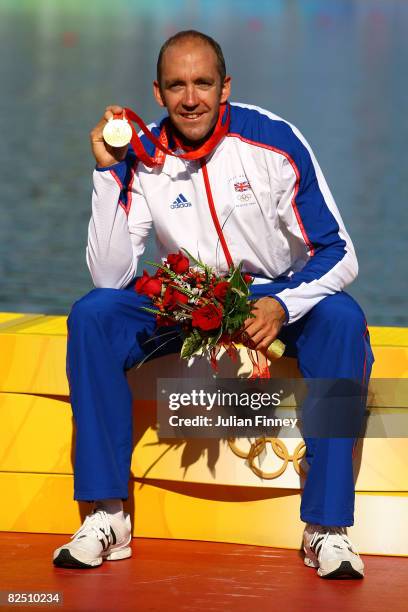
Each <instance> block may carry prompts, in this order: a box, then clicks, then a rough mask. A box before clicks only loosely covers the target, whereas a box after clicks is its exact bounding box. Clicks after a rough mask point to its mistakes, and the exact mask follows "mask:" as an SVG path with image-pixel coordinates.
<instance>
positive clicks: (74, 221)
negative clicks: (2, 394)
mask: <svg viewBox="0 0 408 612" xmlns="http://www.w3.org/2000/svg"><path fill="white" fill-rule="evenodd" d="M186 28H196V29H199V30H202V31H204V32H207V33H209V34H211V35H212V36H214V37H215V38H216V39H217V40H218V41H219V42H220V43H221V45H222V47H223V50H224V53H225V56H226V60H227V67H228V71H229V72H230V73H231V75H232V76H233V95H232V98H231V99H232V100H235V101H241V102H247V103H252V104H258V105H260V106H263V107H265V108H267V109H269V110H271V111H273V112H275V113H277V114H278V115H281V116H283V117H284V118H285V119H287V120H289V121H290V122H292V123H294V124H295V125H296V126H297V127H298V128H299V129H300V130H301V131H302V132H303V134H304V135H305V136H306V138H307V139H308V140H309V142H310V144H311V145H312V147H313V149H314V152H315V154H316V156H317V158H318V160H319V163H320V165H321V167H322V169H323V172H324V174H325V176H326V178H327V181H328V183H329V185H330V188H331V190H332V192H333V194H334V196H335V199H336V202H337V204H338V206H339V208H340V211H341V214H342V216H343V219H344V221H345V223H346V227H347V229H348V230H349V233H350V235H351V237H352V239H353V242H354V244H355V247H356V251H357V255H358V259H359V264H360V274H359V277H358V279H357V280H356V281H355V282H354V283H353V285H352V286H351V287H350V289H349V290H350V292H351V293H352V294H353V295H354V296H355V297H356V298H357V299H358V300H359V302H360V304H361V305H362V307H363V308H364V310H365V312H366V315H367V318H368V321H369V323H370V324H372V325H375V324H376V325H408V313H407V308H406V297H407V286H408V283H407V277H408V274H407V260H408V249H407V235H408V214H407V209H408V197H407V196H408V189H407V182H408V181H407V170H408V163H407V145H406V143H407V139H408V119H407V111H408V82H407V72H408V70H407V69H408V42H407V41H408V36H407V32H408V4H407V2H404V1H401V0H382V1H380V0H379V1H370V0H342V1H340V0H337V1H335V0H321V1H319V0H305V1H304V2H301V1H295V0H286V1H283V0H275V1H273V0H272V1H271V0H269V1H266V0H263V1H257V2H255V1H245V0H234V1H233V0H224V1H221V2H216V1H211V0H207V1H204V0H202V1H199V0H195V1H191V0H190V1H187V0H172V2H168V1H164V0H149V1H139V2H138V1H136V0H132V1H131V0H116V1H115V2H107V1H106V0H88V1H87V2H82V1H81V2H79V1H77V0H69V1H63V0H60V1H57V0H36V1H33V0H19V1H18V2H15V1H11V0H1V4H0V83H1V90H2V91H1V96H0V157H1V168H2V173H1V182H0V189H1V192H0V193H1V209H0V211H1V213H0V214H1V222H0V279H1V280H0V285H1V289H0V310H5V311H12V310H16V311H21V312H44V313H56V314H57V313H66V312H68V311H69V308H70V306H71V304H72V302H73V301H74V300H75V299H77V298H78V297H79V296H81V295H82V294H84V293H85V292H87V291H88V290H90V289H91V288H92V282H91V280H90V276H89V273H88V270H87V267H86V264H85V244H86V234H87V225H88V221H89V215H90V196H91V188H92V185H91V173H92V170H93V167H94V162H93V158H92V156H91V154H90V149H89V144H88V133H89V130H90V129H91V128H92V127H93V126H94V124H95V123H96V122H97V121H98V119H99V117H100V116H101V114H102V113H103V110H104V107H105V106H106V105H107V104H110V103H119V104H122V105H127V106H131V107H133V108H134V109H135V110H137V111H138V112H139V113H140V114H141V115H142V116H143V117H144V118H145V120H146V121H151V120H153V119H155V118H156V117H157V116H160V114H161V111H160V110H159V109H158V107H156V104H155V102H154V101H153V97H152V93H151V82H152V80H153V78H154V72H155V62H156V57H157V53H158V50H159V48H160V45H161V43H162V42H163V41H164V40H165V39H166V38H167V37H168V36H169V35H171V34H173V33H174V32H176V31H178V30H180V29H186ZM151 252H152V249H151V245H149V247H148V249H147V254H146V257H149V256H151Z"/></svg>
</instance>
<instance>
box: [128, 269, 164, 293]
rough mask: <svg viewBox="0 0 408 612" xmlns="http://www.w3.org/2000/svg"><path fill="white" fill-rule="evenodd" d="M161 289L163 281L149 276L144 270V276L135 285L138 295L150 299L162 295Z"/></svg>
mask: <svg viewBox="0 0 408 612" xmlns="http://www.w3.org/2000/svg"><path fill="white" fill-rule="evenodd" d="M161 288H162V281H161V280H160V279H158V278H155V277H154V276H149V275H148V273H147V272H146V270H143V276H141V277H140V278H138V279H137V281H136V285H135V290H136V291H137V293H143V294H144V295H147V296H149V297H153V296H158V295H160V293H161Z"/></svg>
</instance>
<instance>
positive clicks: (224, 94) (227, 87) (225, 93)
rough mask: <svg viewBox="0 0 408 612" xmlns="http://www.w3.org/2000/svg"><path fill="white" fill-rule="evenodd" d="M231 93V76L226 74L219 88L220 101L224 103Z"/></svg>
mask: <svg viewBox="0 0 408 612" xmlns="http://www.w3.org/2000/svg"><path fill="white" fill-rule="evenodd" d="M230 94H231V77H230V76H226V77H225V79H224V83H223V86H222V89H221V100H220V103H221V104H224V102H226V101H227V100H228V98H229V97H230Z"/></svg>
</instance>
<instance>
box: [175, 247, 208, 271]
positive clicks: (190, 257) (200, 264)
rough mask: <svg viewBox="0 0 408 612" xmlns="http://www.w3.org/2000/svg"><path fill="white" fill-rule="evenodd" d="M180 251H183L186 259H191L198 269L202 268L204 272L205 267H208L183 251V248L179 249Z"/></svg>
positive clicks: (185, 250)
mask: <svg viewBox="0 0 408 612" xmlns="http://www.w3.org/2000/svg"><path fill="white" fill-rule="evenodd" d="M181 250H182V251H184V252H185V254H186V255H187V257H188V258H189V259H191V260H192V261H194V263H195V264H196V265H197V266H199V267H200V268H202V269H203V270H206V269H207V267H208V266H206V265H205V264H203V262H202V261H200V260H199V259H196V258H195V257H194V255H192V254H191V253H189V252H188V251H187V249H183V247H181Z"/></svg>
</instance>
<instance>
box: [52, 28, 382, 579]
mask: <svg viewBox="0 0 408 612" xmlns="http://www.w3.org/2000/svg"><path fill="white" fill-rule="evenodd" d="M230 88H231V78H230V77H229V76H226V72H225V62H224V58H223V55H222V51H221V49H220V47H219V45H218V44H217V43H216V42H215V41H214V40H213V39H211V38H209V37H207V36H205V35H204V34H201V33H199V32H195V31H188V32H180V33H178V34H176V35H175V36H174V37H172V38H170V39H169V40H168V41H167V42H166V43H165V44H164V45H163V47H162V49H161V51H160V55H159V59H158V68H157V80H156V81H155V82H154V95H155V98H156V100H157V102H158V103H159V105H160V106H163V107H166V109H167V112H168V118H167V119H164V120H163V121H162V122H161V123H160V124H159V125H155V126H153V128H152V131H153V133H154V134H155V135H156V136H159V137H160V140H161V142H164V143H167V145H168V147H169V149H171V150H172V151H174V152H175V155H161V153H160V151H158V150H157V149H155V147H154V146H153V145H152V144H151V143H150V142H149V140H148V139H147V138H146V137H145V136H143V137H142V142H143V144H144V147H145V149H146V152H147V153H148V154H149V155H150V156H151V157H152V159H153V158H154V157H156V162H157V163H156V165H153V166H149V165H147V164H145V163H142V162H141V161H140V160H139V159H137V158H136V156H135V153H134V152H133V151H132V150H130V149H128V148H127V147H124V148H122V149H113V148H111V147H109V146H108V145H107V144H106V143H105V142H104V139H103V137H102V130H103V127H104V126H105V124H106V122H107V121H108V120H109V119H111V118H112V117H113V116H114V115H115V114H120V113H121V112H122V108H121V107H119V106H110V107H108V108H107V109H106V112H105V114H104V116H103V118H102V119H101V121H100V122H99V123H98V125H97V126H96V127H95V129H94V130H93V131H92V132H91V142H92V150H93V154H94V156H95V159H96V163H97V165H96V169H95V172H94V192H93V201H92V218H91V221H90V225H89V235H88V247H87V263H88V266H89V269H90V272H91V275H92V278H93V281H94V284H95V286H96V289H94V290H93V291H91V292H90V293H89V294H88V295H86V296H85V297H83V298H82V299H80V300H79V301H78V302H76V303H75V304H74V306H73V308H72V310H71V313H70V316H69V320H68V328H69V343H68V357H67V373H68V378H69V381H70V390H71V402H72V408H73V412H74V417H75V421H76V429H77V436H76V457H75V467H74V473H75V491H74V498H75V499H76V500H87V501H95V508H94V511H93V513H92V514H90V515H88V516H87V518H86V520H85V522H84V524H83V525H82V527H81V528H80V529H79V530H78V532H77V533H76V534H74V536H72V541H71V542H70V543H68V544H66V545H64V546H61V547H60V548H58V549H57V550H56V551H55V553H54V563H55V565H57V566H60V567H94V566H97V565H100V564H101V563H102V561H103V560H104V559H108V560H114V559H122V558H126V557H129V556H130V555H131V549H130V547H129V543H130V540H131V525H130V519H129V515H128V514H124V513H123V505H122V501H123V500H125V499H127V497H128V478H129V469H130V460H131V453H132V422H131V418H132V410H131V394H130V391H129V387H128V385H127V381H126V376H125V371H126V370H127V369H129V368H130V367H132V365H134V364H135V363H137V362H139V361H140V360H141V359H142V358H144V356H145V355H146V354H147V353H148V352H150V351H151V350H152V344H151V343H149V344H147V346H145V341H146V339H148V338H150V337H151V336H152V334H153V333H154V331H155V321H154V317H153V316H151V315H150V314H148V313H146V312H143V311H142V310H140V308H139V306H141V305H146V304H147V303H148V301H147V298H146V297H145V296H141V295H138V294H137V293H136V292H135V291H134V285H135V280H136V275H137V274H139V275H140V266H139V262H140V258H141V255H142V253H143V251H144V248H145V242H146V238H147V236H148V233H149V231H150V229H151V227H152V226H154V229H155V232H156V236H157V244H158V248H159V251H160V255H161V256H163V257H164V256H166V254H168V253H172V252H176V251H178V249H179V248H180V247H184V248H186V249H188V250H189V251H190V252H192V253H193V254H195V255H198V254H199V255H200V257H201V259H202V260H203V261H205V262H206V263H207V264H209V265H213V266H214V267H216V268H217V269H218V271H219V272H221V273H223V272H225V273H226V272H227V270H228V266H229V264H230V263H231V262H234V263H236V264H237V263H238V262H240V261H243V263H244V271H245V272H247V273H250V274H253V276H254V277H255V282H254V284H253V286H252V290H251V291H252V297H253V298H254V299H255V298H256V300H257V301H256V302H255V304H254V308H253V313H254V315H255V317H254V318H250V319H248V320H247V322H246V332H247V334H248V336H249V339H250V340H251V341H252V343H253V346H254V347H255V348H257V349H259V350H266V349H267V347H268V346H269V345H270V344H271V342H272V341H273V340H274V339H275V338H276V337H277V336H278V335H279V337H280V338H282V339H283V341H284V342H285V344H286V345H287V350H288V352H289V354H293V355H296V356H297V358H298V363H299V368H300V370H301V372H302V374H303V375H304V376H305V377H308V378H340V377H342V378H350V379H357V380H364V379H365V380H367V379H368V377H369V374H370V370H371V365H372V362H373V358H372V353H371V349H370V344H369V338H368V333H367V326H366V322H365V318H364V314H363V313H362V311H361V309H360V308H359V306H358V305H357V304H356V302H355V301H354V300H353V299H352V298H351V297H350V296H349V295H348V294H346V293H344V292H343V291H342V290H343V288H344V287H345V286H346V285H347V284H349V283H350V282H352V281H353V279H354V278H355V277H356V275H357V262H356V258H355V254H354V249H353V246H352V243H351V241H350V238H349V236H348V234H347V232H346V230H345V228H344V225H343V222H342V220H341V217H340V215H339V212H338V210H337V208H336V205H335V202H334V200H333V198H332V195H331V193H330V191H329V189H328V187H327V184H326V182H325V179H324V177H323V175H322V172H321V170H320V168H319V166H318V164H317V162H316V160H315V158H314V156H313V153H312V151H311V150H310V147H309V145H308V144H307V142H306V141H305V139H304V138H303V136H302V135H301V134H300V133H299V131H298V130H297V129H296V128H295V127H293V126H291V125H290V124H289V123H287V122H286V121H284V120H282V119H280V118H279V117H277V116H276V115H273V114H271V113H270V112H268V111H265V110H263V109H260V108H257V107H253V106H247V105H242V104H231V105H230V104H229V103H228V98H229V95H230ZM183 151H190V152H191V151H193V152H194V154H193V156H192V157H193V159H184V158H181V157H178V156H177V155H178V154H180V153H182V152H183ZM243 196H245V197H243ZM158 345H159V344H157V346H158ZM177 348H178V343H177V342H172V343H170V344H169V345H168V346H167V347H166V351H167V352H170V351H174V350H177ZM306 443H307V460H308V463H309V465H310V469H309V473H308V477H307V481H306V485H305V488H304V492H303V497H302V505H301V518H302V520H303V521H304V522H305V523H306V528H305V535H304V548H305V553H306V556H305V564H306V565H309V566H312V567H316V568H318V573H319V575H321V576H324V577H337V576H338V575H343V574H348V575H350V576H354V577H362V576H363V573H364V571H363V563H362V561H361V559H360V557H359V556H358V554H357V552H356V551H355V550H354V548H353V547H352V544H351V542H350V541H349V540H348V538H347V536H346V534H345V528H346V527H347V526H349V525H352V524H353V511H354V483H353V470H352V451H353V443H354V441H353V439H352V438H331V439H328V438H318V439H312V438H310V439H307V440H306Z"/></svg>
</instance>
